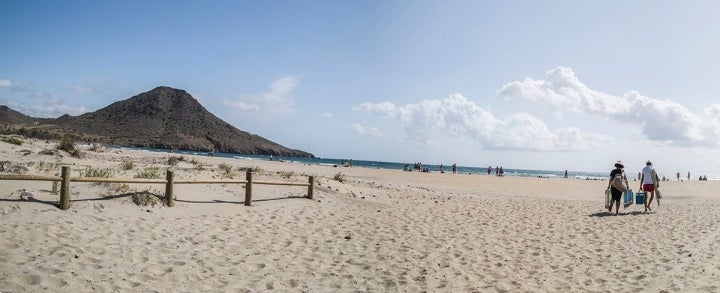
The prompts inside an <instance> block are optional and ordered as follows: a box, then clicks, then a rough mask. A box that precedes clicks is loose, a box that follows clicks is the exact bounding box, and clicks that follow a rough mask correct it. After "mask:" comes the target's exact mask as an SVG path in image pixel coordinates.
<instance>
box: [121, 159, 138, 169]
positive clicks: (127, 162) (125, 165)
mask: <svg viewBox="0 0 720 293" xmlns="http://www.w3.org/2000/svg"><path fill="white" fill-rule="evenodd" d="M134 166H135V163H134V162H133V160H132V159H124V160H123V161H122V162H121V163H120V169H122V170H125V171H129V170H132V169H133V167H134Z"/></svg>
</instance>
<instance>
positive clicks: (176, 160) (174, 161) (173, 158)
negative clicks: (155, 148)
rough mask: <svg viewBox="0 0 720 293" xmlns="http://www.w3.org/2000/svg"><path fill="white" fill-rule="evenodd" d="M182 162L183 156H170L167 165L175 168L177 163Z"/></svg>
mask: <svg viewBox="0 0 720 293" xmlns="http://www.w3.org/2000/svg"><path fill="white" fill-rule="evenodd" d="M184 160H185V157H184V156H179V157H176V156H171V157H169V158H168V160H167V164H168V165H170V166H177V164H178V163H180V162H181V161H184Z"/></svg>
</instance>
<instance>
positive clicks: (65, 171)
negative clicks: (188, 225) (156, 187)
mask: <svg viewBox="0 0 720 293" xmlns="http://www.w3.org/2000/svg"><path fill="white" fill-rule="evenodd" d="M174 177H175V171H173V170H167V173H166V176H165V179H140V178H97V177H70V166H62V168H61V175H60V176H41V175H16V174H8V175H6V174H2V175H0V180H26V181H51V182H53V192H57V183H60V204H59V208H60V209H61V210H67V209H69V208H70V182H95V183H146V184H148V183H149V184H165V204H166V205H167V206H168V207H172V206H174V205H175V196H174V194H173V186H174V185H175V184H245V205H246V206H251V205H252V186H253V185H254V184H257V185H283V186H307V188H308V192H307V195H306V196H305V197H306V198H308V199H313V197H314V187H313V186H314V185H315V176H308V183H297V182H272V181H254V180H253V178H252V177H253V172H252V170H247V172H246V173H245V180H227V179H219V180H207V179H194V180H189V179H181V180H175V178H174Z"/></svg>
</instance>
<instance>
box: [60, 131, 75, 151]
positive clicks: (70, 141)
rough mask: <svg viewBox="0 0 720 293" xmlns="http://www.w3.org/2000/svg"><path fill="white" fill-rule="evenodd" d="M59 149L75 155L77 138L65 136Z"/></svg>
mask: <svg viewBox="0 0 720 293" xmlns="http://www.w3.org/2000/svg"><path fill="white" fill-rule="evenodd" d="M57 149H59V150H63V151H66V152H68V153H73V152H74V151H75V137H73V136H72V135H67V134H66V135H65V136H63V138H62V140H61V141H60V144H59V145H58V146H57Z"/></svg>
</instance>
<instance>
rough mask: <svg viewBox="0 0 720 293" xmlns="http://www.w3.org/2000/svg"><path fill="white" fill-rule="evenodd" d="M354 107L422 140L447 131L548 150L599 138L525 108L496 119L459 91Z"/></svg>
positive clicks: (490, 145) (497, 144) (498, 144)
mask: <svg viewBox="0 0 720 293" xmlns="http://www.w3.org/2000/svg"><path fill="white" fill-rule="evenodd" d="M354 109H355V110H356V111H361V112H365V113H369V114H374V115H380V116H383V117H388V118H393V119H395V120H397V121H398V122H399V123H400V125H401V126H402V127H403V129H404V131H405V134H406V135H407V136H408V137H407V138H408V139H410V140H413V141H417V142H421V143H425V144H435V143H438V142H439V139H442V138H444V137H445V136H446V135H449V136H454V137H460V136H464V137H470V138H472V139H474V140H476V141H478V142H480V143H481V144H482V145H483V146H484V147H485V148H487V149H517V150H539V151H550V150H579V149H585V148H587V147H589V146H591V145H593V144H594V143H595V142H596V141H597V140H598V139H602V136H599V135H584V134H582V133H581V132H580V130H579V129H577V128H563V129H557V130H551V129H549V128H548V127H547V125H546V124H545V123H543V122H542V121H540V120H538V119H537V118H535V117H533V116H532V115H530V114H528V113H524V112H521V113H516V114H513V115H510V116H509V117H507V118H506V119H498V118H496V117H495V116H493V114H492V113H491V112H490V111H488V110H486V109H483V108H482V107H480V106H478V105H477V104H475V103H474V102H473V101H470V100H468V99H467V98H465V97H464V96H463V95H461V94H453V95H450V96H449V97H447V98H444V99H435V100H423V101H421V102H419V103H417V104H408V105H405V106H397V105H395V104H393V103H391V102H387V101H386V102H381V103H376V104H372V103H363V104H360V105H358V106H356V107H355V108H354Z"/></svg>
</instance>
